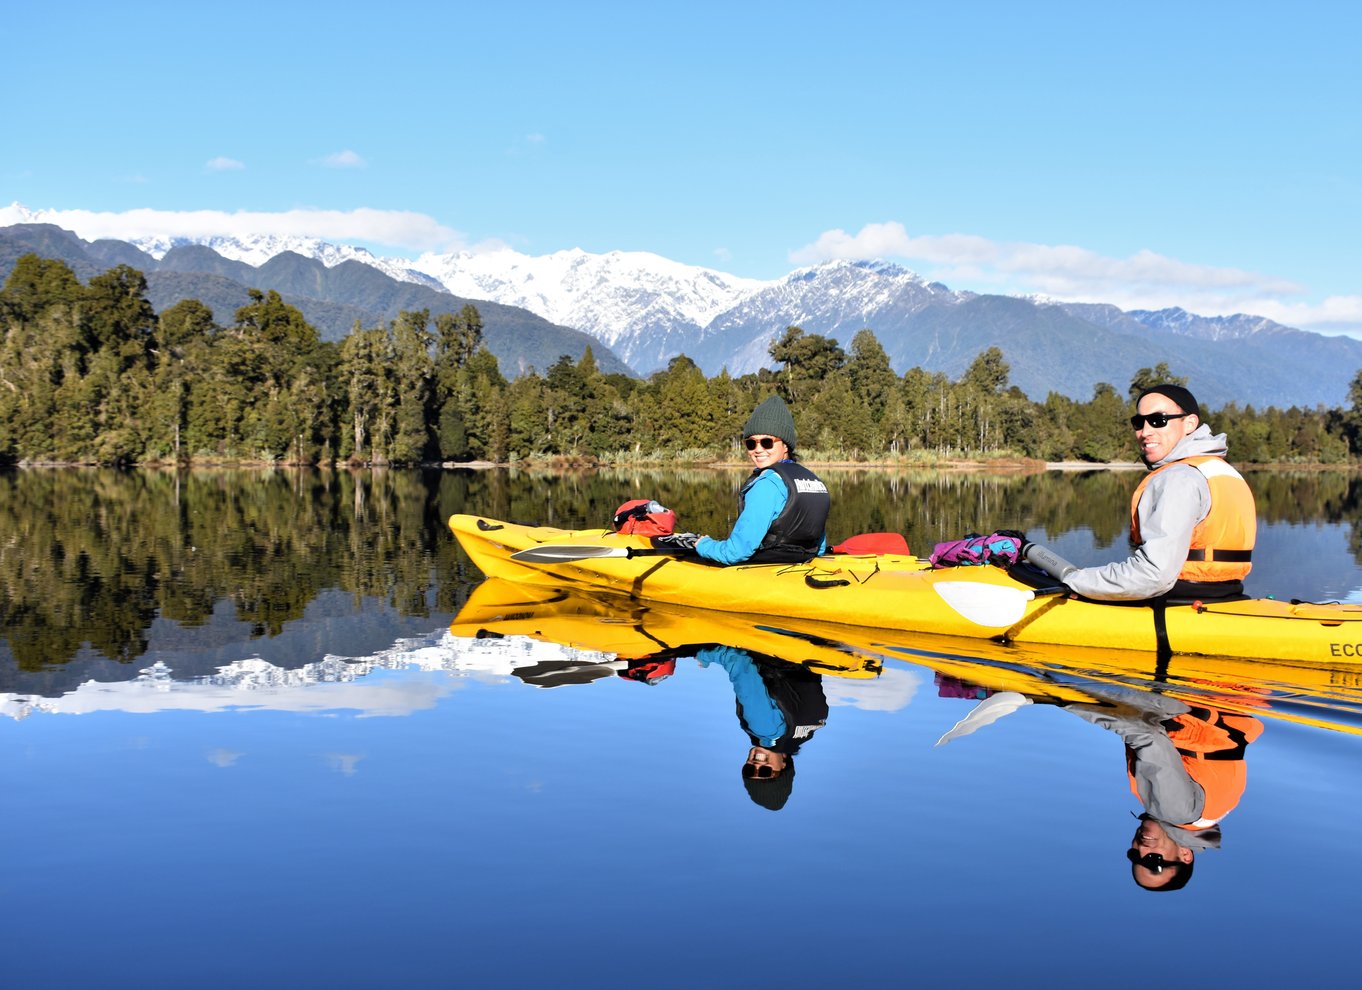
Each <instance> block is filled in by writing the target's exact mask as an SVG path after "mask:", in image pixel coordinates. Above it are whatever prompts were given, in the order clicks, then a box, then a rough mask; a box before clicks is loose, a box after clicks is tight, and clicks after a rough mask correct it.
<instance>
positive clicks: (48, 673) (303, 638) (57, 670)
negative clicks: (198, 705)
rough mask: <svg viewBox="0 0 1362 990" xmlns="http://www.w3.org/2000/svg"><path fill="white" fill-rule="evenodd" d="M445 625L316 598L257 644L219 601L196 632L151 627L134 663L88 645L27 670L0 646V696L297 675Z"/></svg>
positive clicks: (436, 618)
mask: <svg viewBox="0 0 1362 990" xmlns="http://www.w3.org/2000/svg"><path fill="white" fill-rule="evenodd" d="M442 620H443V621H446V622H447V621H448V620H447V618H446V617H445V616H443V615H441V614H440V613H435V614H433V615H426V616H409V615H403V614H401V613H400V612H399V611H398V610H397V609H394V608H392V607H391V606H390V605H388V604H386V603H385V602H383V601H381V600H376V599H360V600H359V601H356V599H355V597H354V596H353V595H351V594H348V593H346V592H343V591H338V590H331V591H326V592H322V593H320V594H318V595H317V597H315V598H314V599H312V601H311V602H309V603H308V604H307V606H306V607H305V608H304V609H303V611H302V615H301V616H300V617H299V618H297V619H294V620H291V621H289V622H287V623H284V624H283V625H282V626H281V628H280V630H279V632H278V633H277V634H276V635H274V636H270V637H260V636H253V635H252V628H253V625H252V623H251V622H249V621H247V620H244V619H241V618H238V617H237V615H236V610H235V607H234V606H233V605H232V604H231V603H230V602H229V601H226V600H221V601H219V602H218V603H217V604H216V606H215V607H214V608H213V610H212V612H211V614H210V615H209V617H208V618H207V619H206V620H205V621H204V622H202V623H201V624H198V625H184V624H182V623H179V622H176V621H173V620H170V619H165V618H156V619H154V620H152V622H151V623H150V625H149V626H148V627H147V629H146V633H145V649H144V650H143V651H142V652H141V653H140V655H139V656H138V657H137V658H136V659H135V662H129V663H123V662H119V661H117V660H112V659H110V658H108V657H107V656H104V655H103V654H101V653H100V652H99V651H97V650H95V649H93V648H91V647H89V646H88V645H86V646H82V647H81V648H79V649H78V650H77V651H76V653H75V655H74V656H73V657H72V658H71V659H70V660H68V661H67V662H65V663H63V664H60V665H55V666H49V667H46V668H44V669H41V670H25V669H23V667H22V666H21V665H20V664H19V663H18V662H17V661H16V658H15V656H14V654H13V652H12V651H11V650H10V647H9V644H8V643H7V642H5V641H0V692H9V693H18V694H26V695H40V696H46V697H57V696H60V695H63V694H66V693H68V692H70V691H72V690H74V689H75V688H76V687H77V686H78V685H81V684H84V683H85V682H87V681H99V682H104V683H117V682H119V681H127V680H132V679H134V678H136V677H138V676H139V674H138V672H139V671H140V670H142V669H143V668H146V667H151V666H156V665H158V664H159V665H161V666H163V667H166V668H168V669H170V670H172V671H174V675H175V677H176V678H177V679H181V680H184V679H190V678H195V677H205V676H209V675H212V674H214V673H215V672H216V671H218V670H219V669H221V668H224V667H230V666H231V665H233V664H236V663H239V662H242V661H246V660H250V659H253V658H264V659H265V660H266V661H267V662H268V663H269V664H270V665H271V666H273V667H275V668H277V669H281V670H296V669H300V668H303V667H305V666H306V665H308V664H310V663H312V662H313V661H315V660H316V659H317V658H318V657H324V656H327V655H329V654H345V655H352V656H353V655H364V654H366V653H377V652H380V651H382V650H384V649H385V648H386V647H388V646H391V644H393V643H394V642H397V641H399V640H401V639H404V638H407V637H411V636H418V635H421V634H422V633H424V632H426V631H428V630H429V629H430V627H431V626H432V625H438V624H439V623H440V622H441V621H442Z"/></svg>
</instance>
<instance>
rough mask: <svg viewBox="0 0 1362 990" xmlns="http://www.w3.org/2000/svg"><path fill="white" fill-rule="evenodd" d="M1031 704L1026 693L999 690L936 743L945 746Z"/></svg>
mask: <svg viewBox="0 0 1362 990" xmlns="http://www.w3.org/2000/svg"><path fill="white" fill-rule="evenodd" d="M1029 704H1031V699H1030V698H1028V697H1027V696H1026V695H1024V694H1019V693H1017V692H1016V691H999V692H998V693H997V694H994V695H990V696H989V697H987V698H985V699H984V700H983V701H981V702H979V704H977V705H975V706H974V707H973V708H971V709H970V712H969V714H968V715H966V716H965V717H964V718H962V719H961V720H960V721H959V722H956V723H955V725H954V726H952V727H951V729H950V731H949V732H947V733H946V734H945V735H944V736H942V737H941V738H940V739H938V740H937V741H936V744H937V745H938V746H944V745H946V743H948V742H950V741H951V740H952V739H959V738H960V737H961V736H967V735H969V734H970V733H971V732H975V731H977V730H979V729H982V728H983V727H984V726H986V725H992V724H993V723H994V722H996V721H998V719H1000V718H1002V717H1003V716H1004V715H1011V714H1012V713H1013V712H1015V711H1016V710H1017V709H1018V708H1020V707H1022V705H1029Z"/></svg>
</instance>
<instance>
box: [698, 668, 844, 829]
mask: <svg viewBox="0 0 1362 990" xmlns="http://www.w3.org/2000/svg"><path fill="white" fill-rule="evenodd" d="M695 658H696V659H697V660H698V661H700V664H701V666H709V665H710V664H712V663H713V664H718V665H719V666H721V667H723V668H724V670H725V671H727V673H728V681H729V683H730V684H731V685H732V686H733V694H734V697H735V698H736V699H737V707H738V722H739V723H740V724H741V725H742V728H743V731H744V732H746V733H747V737H748V739H749V740H750V741H751V743H752V746H751V748H750V749H749V750H748V751H747V759H746V760H744V761H743V765H742V777H743V786H745V787H746V788H747V794H748V796H749V797H750V798H751V799H752V800H753V801H755V802H756V803H757V804H759V805H761V806H762V807H763V808H768V809H770V810H771V811H779V810H780V809H781V808H783V807H784V806H785V802H786V801H788V800H789V798H790V791H791V790H792V789H793V787H794V772H795V768H794V756H795V754H796V753H798V752H799V748H800V746H802V745H803V744H804V742H805V741H806V740H808V739H809V738H810V737H812V736H813V734H814V733H815V732H816V731H818V729H820V728H822V726H823V725H824V724H826V722H827V718H828V700H827V697H826V696H825V695H824V694H823V678H822V677H821V676H819V675H818V674H815V673H813V672H812V671H810V670H808V669H806V668H804V667H801V666H799V665H798V664H793V663H787V662H785V661H783V660H776V659H773V658H769V657H760V656H757V655H755V654H752V653H748V652H747V651H746V650H740V649H738V648H736V647H732V646H706V647H703V648H701V649H699V650H697V651H696V654H695Z"/></svg>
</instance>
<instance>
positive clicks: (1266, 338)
mask: <svg viewBox="0 0 1362 990" xmlns="http://www.w3.org/2000/svg"><path fill="white" fill-rule="evenodd" d="M52 221H58V222H59V223H60V222H70V221H69V218H67V217H65V216H63V215H58V214H45V213H44V211H31V210H27V209H25V208H24V207H22V206H19V205H18V204H15V205H13V206H11V207H9V208H0V231H3V230H5V229H8V227H10V226H14V229H15V230H19V229H20V226H15V225H25V224H44V223H51V222H52ZM75 234H76V236H80V235H81V232H80V231H76V232H75ZM118 243H119V242H109V241H102V242H101V241H96V242H94V243H93V244H90V245H88V246H89V247H90V248H92V251H91V252H90V253H91V254H92V255H94V257H93V258H92V259H91V261H92V262H96V261H97V262H98V263H103V264H108V263H110V260H109V259H113V258H115V257H119V258H120V259H121V257H122V256H121V255H119V254H118V252H117V251H115V250H113V249H114V248H116V247H117V245H118ZM128 243H130V244H131V245H132V246H133V247H135V248H137V249H138V252H140V256H141V257H144V258H145V257H146V256H148V255H149V256H150V257H151V258H152V259H155V260H156V261H158V262H159V261H160V260H161V259H165V260H166V264H167V266H168V270H170V271H174V272H188V271H199V270H201V269H199V268H196V267H193V266H194V265H197V264H198V263H199V262H198V261H196V260H194V259H192V258H189V257H187V256H186V255H185V254H184V253H183V252H182V251H176V249H184V248H187V247H189V246H191V245H202V246H204V247H209V248H211V249H212V251H213V252H215V253H216V254H217V255H219V256H221V257H222V258H225V259H228V260H229V261H231V262H238V263H240V264H242V265H246V266H252V267H253V268H255V269H256V270H257V271H258V272H259V277H260V283H266V282H267V281H268V277H269V275H268V274H267V270H269V269H273V268H277V266H278V265H279V264H280V262H282V261H284V260H285V259H286V258H287V257H293V256H294V255H296V256H299V257H298V258H295V260H297V261H303V260H305V261H306V262H307V263H309V264H313V265H320V266H323V267H322V268H321V269H319V270H321V271H329V270H332V269H336V268H338V267H339V266H342V265H343V264H344V263H346V262H357V263H359V264H363V265H366V266H369V267H371V268H372V269H374V270H375V271H377V272H381V273H382V274H383V275H384V276H387V277H388V278H390V279H393V280H396V281H395V282H394V283H389V285H391V286H396V285H397V284H400V283H411V286H415V287H419V289H418V288H412V289H411V292H416V293H420V292H425V293H440V294H442V295H448V296H450V297H451V300H452V302H451V305H452V304H453V302H455V301H458V303H459V305H462V302H461V301H462V300H472V301H474V302H484V301H485V302H487V303H489V304H490V303H495V304H498V305H500V306H501V307H505V308H506V309H505V310H504V312H503V313H502V314H500V315H501V316H502V317H503V319H504V318H505V317H506V316H507V315H508V314H516V313H520V314H525V313H528V314H533V317H529V318H531V319H539V320H541V321H545V323H546V324H549V325H553V326H543V327H540V328H539V330H541V331H543V332H548V331H549V330H554V331H555V332H556V331H557V330H558V329H561V328H567V329H566V330H563V331H562V332H561V333H559V334H558V337H556V338H555V339H554V342H553V343H552V344H548V343H547V338H544V337H543V336H542V334H541V336H540V337H538V338H537V339H536V342H535V343H533V344H529V345H526V346H521V345H519V344H517V343H515V342H514V341H512V340H511V339H510V338H509V337H507V336H506V335H505V334H504V333H501V332H500V331H498V332H497V333H496V334H494V333H493V332H492V331H493V329H494V328H493V327H492V324H491V323H490V322H489V338H488V341H489V347H491V348H492V349H493V351H494V353H497V354H498V357H499V359H500V360H501V361H502V366H503V370H506V371H507V372H508V373H510V374H513V375H514V374H520V373H523V372H524V371H525V370H527V369H528V368H531V367H534V368H539V369H540V370H542V369H544V368H546V367H547V366H548V365H549V364H551V363H552V362H553V360H555V359H556V358H557V356H558V354H559V352H560V350H561V351H567V350H573V349H574V348H575V353H573V354H571V355H569V357H572V358H574V359H575V358H576V357H577V356H578V355H579V354H580V353H581V350H582V348H584V347H585V346H586V345H585V341H592V340H594V341H599V342H600V343H601V344H603V345H604V347H603V348H601V349H600V351H601V354H600V355H599V356H600V357H602V358H604V359H606V360H609V361H615V360H616V358H618V359H620V360H622V362H623V363H624V364H625V365H627V367H628V368H629V369H632V370H633V371H634V372H635V373H637V374H640V375H647V374H650V373H651V372H653V371H655V370H658V369H660V368H665V367H666V366H667V364H668V362H670V361H671V360H672V359H673V358H674V357H676V356H677V355H680V354H685V355H686V356H688V357H690V358H691V359H693V360H694V361H695V362H696V364H698V365H699V366H700V368H701V369H702V370H703V371H704V372H705V373H706V374H708V375H714V374H718V373H719V372H720V371H721V370H723V369H725V368H726V369H727V370H728V371H729V372H730V373H732V374H734V375H741V374H747V373H750V372H755V371H758V370H760V369H762V368H764V367H770V366H771V363H772V362H771V359H770V353H769V348H770V345H771V342H772V341H773V340H774V339H775V338H776V337H777V336H778V335H779V334H781V333H783V331H784V329H785V328H786V327H787V326H792V325H797V326H800V327H802V328H803V329H804V330H805V331H807V332H809V333H817V334H822V335H825V336H829V337H832V338H833V339H835V340H837V341H838V342H839V343H840V344H841V345H842V346H843V347H844V348H849V345H850V343H851V341H852V339H853V338H854V336H855V334H856V333H857V332H859V331H860V330H862V329H867V328H868V329H870V330H872V331H873V332H874V334H875V336H876V339H877V340H879V342H880V344H881V345H882V346H883V348H884V350H885V352H886V354H887V355H888V357H889V359H890V363H891V365H892V367H893V368H894V369H895V370H896V371H898V372H900V373H902V372H904V371H906V370H908V369H909V368H914V367H918V368H922V369H925V370H927V371H930V372H939V373H943V374H945V375H947V376H948V377H951V378H956V377H958V376H959V375H960V374H962V373H963V372H964V371H965V370H966V369H967V368H968V367H969V365H970V364H971V363H972V362H973V361H974V360H975V358H976V357H977V356H978V354H979V353H980V352H981V351H983V350H984V349H985V348H988V347H995V346H996V347H999V348H1001V350H1002V351H1003V354H1004V358H1005V360H1006V361H1007V362H1008V364H1009V367H1010V372H1011V383H1012V384H1014V385H1016V386H1018V387H1019V388H1021V389H1022V391H1024V392H1025V393H1026V394H1027V395H1028V396H1030V397H1031V398H1032V399H1035V400H1041V399H1044V398H1045V396H1046V395H1048V394H1049V393H1050V392H1057V393H1060V394H1063V395H1067V396H1070V397H1072V398H1075V399H1079V400H1086V399H1088V398H1090V397H1091V396H1092V394H1093V390H1094V388H1095V386H1096V385H1097V384H1098V383H1103V382H1105V383H1108V384H1111V385H1113V386H1114V387H1116V388H1117V389H1118V390H1124V387H1125V385H1126V384H1127V383H1128V382H1129V381H1130V380H1131V378H1132V377H1134V375H1135V374H1136V373H1137V372H1138V370H1139V369H1142V368H1150V367H1153V366H1155V365H1156V364H1158V363H1160V362H1164V363H1167V364H1168V366H1169V368H1170V369H1171V370H1172V371H1173V373H1174V374H1179V375H1184V376H1187V377H1189V378H1190V384H1191V385H1192V386H1193V388H1194V390H1195V391H1196V392H1197V393H1198V395H1199V396H1201V397H1203V400H1204V401H1206V402H1208V403H1209V404H1211V405H1217V404H1224V403H1226V402H1230V401H1239V402H1244V401H1251V402H1253V403H1254V404H1255V405H1258V406H1267V405H1277V406H1282V407H1285V406H1289V405H1305V406H1313V405H1316V404H1320V403H1324V404H1327V405H1341V404H1343V403H1344V402H1345V400H1346V398H1347V395H1348V388H1349V384H1350V382H1351V379H1352V377H1353V376H1354V375H1355V374H1356V373H1357V371H1358V369H1359V368H1362V341H1358V340H1354V339H1352V338H1348V337H1325V336H1323V335H1321V334H1315V333H1309V332H1305V331H1301V330H1296V329H1293V328H1291V327H1285V326H1282V325H1280V324H1277V323H1274V322H1272V321H1271V320H1266V319H1264V318H1262V317H1258V316H1252V315H1244V314H1236V315H1233V316H1216V317H1204V316H1198V315H1196V314H1194V313H1189V312H1186V311H1185V310H1182V309H1178V308H1171V309H1166V310H1160V311H1124V310H1121V309H1119V308H1117V307H1115V306H1111V305H1107V304H1100V303H1063V302H1057V301H1055V300H1052V299H1047V298H1041V297H1034V296H1032V297H1021V296H989V295H979V294H976V293H972V292H968V291H957V290H953V289H951V288H949V287H947V286H945V285H942V284H940V283H936V282H928V281H926V280H925V279H923V278H922V277H921V276H919V275H917V274H916V273H914V272H912V271H909V270H908V269H905V268H902V267H900V266H898V265H894V264H889V263H886V262H881V261H857V262H850V261H832V262H827V263H824V264H821V265H815V266H812V267H809V268H801V269H798V270H796V271H792V272H790V273H789V274H788V275H785V276H784V277H783V278H779V279H774V280H769V281H763V280H757V279H748V278H742V277H739V276H735V275H731V274H728V273H725V272H721V271H717V270H715V269H711V268H703V267H699V266H694V265H685V264H681V263H678V262H675V261H671V260H669V259H667V258H663V257H661V256H659V255H656V254H651V253H647V252H624V251H612V252H608V253H605V254H590V253H588V252H585V251H581V250H570V251H559V252H555V253H553V254H549V255H543V256H538V257H536V256H531V255H526V254H522V253H520V252H517V251H513V250H510V249H499V250H493V251H486V252H467V251H462V252H454V253H447V254H433V253H432V254H425V255H422V256H421V257H419V258H417V259H415V260H410V259H400V258H381V257H378V256H376V255H374V254H372V253H371V252H369V251H366V250H364V249H363V248H357V247H350V246H343V245H336V244H332V243H329V242H326V241H323V240H321V239H319V238H311V237H281V236H277V235H259V236H225V235H208V234H205V235H202V236H195V237H176V238H165V237H157V238H137V239H133V240H131V241H129V242H128ZM101 245H104V246H105V247H104V249H102V250H101V247H100V246H101ZM122 250H127V249H122ZM200 250H201V249H200ZM172 252H173V253H172ZM290 252H291V254H290ZM176 255H178V257H177V258H176V260H175V261H174V264H173V266H172V265H171V259H172V257H175V256H176ZM15 256H16V257H17V255H15ZM3 260H4V259H3V258H0V261H3ZM11 263H12V259H11ZM153 267H154V266H153ZM208 270H213V269H211V268H210V269H208ZM232 277H233V278H236V279H238V281H239V280H240V279H242V278H248V277H253V276H250V275H249V273H237V274H234V275H233V276H232ZM319 281H325V280H317V279H311V280H295V281H293V282H292V283H289V284H288V285H283V284H281V285H280V286H279V288H280V289H281V291H284V292H285V294H286V298H287V294H288V293H290V292H292V293H295V294H296V293H298V292H299V291H300V290H303V291H306V292H309V293H311V294H312V295H313V296H314V297H315V298H313V299H312V302H320V304H321V308H316V307H314V309H313V312H315V313H317V316H315V317H313V316H310V317H309V318H311V319H318V320H324V319H325V318H326V315H327V313H326V310H325V306H326V305H328V304H332V303H342V304H344V305H345V306H348V307H350V309H347V310H345V313H344V314H343V316H344V317H345V320H344V325H343V326H340V327H337V326H330V327H323V332H324V335H325V334H326V333H330V334H332V335H335V336H333V337H331V338H329V339H336V336H341V335H343V334H344V333H345V332H347V331H348V328H349V327H350V326H352V325H353V323H354V321H355V319H357V318H359V319H363V320H364V321H365V324H366V325H369V320H370V319H372V318H375V317H377V318H380V319H382V318H392V316H394V315H396V314H395V312H387V311H386V310H385V309H383V308H382V306H381V305H378V303H379V301H380V300H384V299H386V300H387V301H388V302H391V301H392V300H393V299H396V298H410V300H411V301H410V302H408V303H407V305H408V306H409V307H410V306H411V305H415V306H417V307H425V306H431V307H432V308H437V307H436V306H435V303H434V298H432V297H429V296H427V297H426V298H425V299H420V298H418V297H415V296H403V295H402V293H400V292H394V291H389V290H388V289H385V288H383V287H381V286H366V284H364V280H358V281H357V280H356V279H355V278H354V277H352V276H350V275H347V276H345V277H344V278H343V279H341V280H340V281H339V282H338V283H336V284H335V285H332V286H331V287H330V288H328V287H326V286H324V285H319V284H318V283H319ZM260 283H257V284H260ZM304 284H306V285H308V286H314V288H312V289H307V290H304V289H303V287H304ZM166 291H169V290H166ZM328 293H331V294H330V295H328ZM435 298H438V297H435ZM366 300H373V301H374V303H375V306H374V307H373V308H372V309H371V310H366V311H365V313H360V312H358V311H355V308H356V307H361V308H362V307H363V306H364V305H365V302H366ZM173 301H175V300H174V299H169V297H167V298H166V299H160V300H159V301H158V305H164V304H167V302H173ZM307 302H308V300H305V299H300V300H299V305H305V304H306V303H307ZM219 305H220V307H221V308H224V309H225V308H227V307H228V306H229V305H230V301H229V300H226V299H224V300H222V301H221V302H220V304H219ZM238 305H239V304H238ZM332 308H333V309H334V306H333V307H332ZM491 308H492V307H490V306H489V307H488V309H491ZM228 311H230V310H228ZM352 311H355V312H354V315H349V314H350V313H351V312H352ZM333 322H336V321H333ZM319 326H321V324H320V323H319ZM564 334H566V335H567V336H564ZM573 334H575V335H576V340H575V341H572V340H571V336H572V335H573ZM582 334H585V335H586V336H585V337H583V336H582ZM499 348H500V349H499ZM550 350H551V351H552V353H549V351H550ZM616 364H617V365H618V364H619V362H618V361H616ZM1246 382H1252V383H1254V387H1253V389H1252V392H1253V394H1252V395H1251V396H1246V395H1245V389H1244V384H1245V383H1246Z"/></svg>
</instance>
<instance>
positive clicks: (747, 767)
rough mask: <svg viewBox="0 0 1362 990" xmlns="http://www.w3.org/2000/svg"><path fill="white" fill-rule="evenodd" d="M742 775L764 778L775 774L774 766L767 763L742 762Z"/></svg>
mask: <svg viewBox="0 0 1362 990" xmlns="http://www.w3.org/2000/svg"><path fill="white" fill-rule="evenodd" d="M742 775H743V776H744V777H757V778H758V779H761V780H765V779H766V778H767V777H774V776H775V775H776V768H775V767H773V766H771V764H769V763H744V764H743V765H742Z"/></svg>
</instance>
